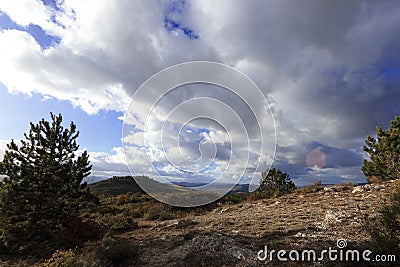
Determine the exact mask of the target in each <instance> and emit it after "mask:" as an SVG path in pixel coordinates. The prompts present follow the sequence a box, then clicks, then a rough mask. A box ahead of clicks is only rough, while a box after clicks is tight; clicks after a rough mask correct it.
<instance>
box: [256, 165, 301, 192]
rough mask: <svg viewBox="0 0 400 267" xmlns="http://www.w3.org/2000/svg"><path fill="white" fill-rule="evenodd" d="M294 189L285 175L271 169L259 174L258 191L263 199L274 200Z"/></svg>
mask: <svg viewBox="0 0 400 267" xmlns="http://www.w3.org/2000/svg"><path fill="white" fill-rule="evenodd" d="M294 189H296V186H295V184H294V183H293V182H292V181H291V179H290V177H289V175H288V174H287V173H284V172H282V171H281V170H278V169H275V168H272V169H270V170H269V171H264V172H262V174H261V181H260V187H259V188H258V191H259V192H260V193H261V194H262V196H263V197H264V198H274V197H279V196H282V195H285V194H289V193H291V192H292V191H293V190H294Z"/></svg>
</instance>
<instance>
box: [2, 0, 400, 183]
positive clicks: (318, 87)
mask: <svg viewBox="0 0 400 267" xmlns="http://www.w3.org/2000/svg"><path fill="white" fill-rule="evenodd" d="M398 25H400V5H399V4H398V2H397V1H394V0H393V1H385V0H383V1H361V0H360V1H357V0H354V1H344V0H343V1H317V0H310V1H290V0H287V1H258V0H251V1H239V0H233V1H232V0H220V1H211V0H203V1H184V0H175V1H165V0H150V1H139V0H132V1H107V0H96V1H94V0H85V1H79V0H43V1H41V0H18V1H9V0H0V108H1V111H2V112H1V113H0V125H1V126H2V127H1V129H0V158H1V157H2V155H3V154H4V150H5V149H6V144H7V143H8V142H10V140H11V139H16V140H18V139H21V138H22V137H23V133H24V132H26V131H27V130H28V128H29V122H31V121H32V122H37V121H39V120H40V119H41V118H46V119H49V117H50V116H49V113H50V112H53V113H57V114H58V113H61V114H62V115H63V118H64V121H65V122H66V123H69V122H70V121H74V122H75V123H76V124H77V127H78V129H79V130H80V137H79V144H80V146H81V147H80V149H81V150H87V151H88V152H89V154H90V160H91V163H92V164H93V171H92V177H93V178H94V177H103V178H106V177H111V176H113V175H128V174H130V173H132V174H133V175H148V176H150V177H153V178H156V177H154V176H157V175H161V176H163V177H167V178H168V181H186V182H195V183H206V182H210V181H215V180H218V179H219V178H220V177H222V176H221V174H224V175H223V178H221V179H220V180H218V181H220V182H232V181H233V180H235V181H236V180H240V181H241V182H243V183H247V182H249V181H250V180H251V179H252V178H251V177H254V174H256V176H257V177H258V176H259V174H260V172H261V171H263V170H265V169H267V168H268V167H269V166H270V165H271V164H272V166H274V167H276V168H279V169H281V170H283V171H285V172H287V173H289V175H290V177H291V178H292V180H293V181H294V182H295V183H296V184H297V185H303V184H309V183H313V182H316V181H318V180H322V182H323V183H329V184H330V183H345V182H350V181H351V182H356V183H357V182H365V181H366V179H365V177H364V175H363V174H362V172H361V166H362V162H363V159H364V158H367V155H366V154H365V153H364V152H363V150H362V146H363V145H364V140H365V139H366V137H367V136H368V135H374V134H375V127H376V126H377V125H380V126H382V127H383V128H387V127H388V126H389V122H390V120H392V119H394V116H396V115H400V104H399V99H400V50H399V49H398V47H399V43H400V28H399V27H398ZM191 61H212V62H217V63H221V64H224V65H226V66H228V67H231V68H234V70H237V71H239V72H240V73H243V74H244V75H246V77H248V78H249V79H251V80H252V81H253V82H254V83H255V84H256V85H257V86H258V88H259V90H260V92H261V95H260V94H258V92H256V91H251V90H253V89H250V88H249V89H247V90H248V91H247V92H243V94H245V95H246V97H247V99H248V101H249V102H246V101H243V99H242V98H241V96H238V95H235V94H234V93H232V91H230V90H227V88H223V87H221V86H218V85H212V84H199V83H197V84H187V85H183V86H179V87H176V88H173V90H171V91H169V92H168V93H167V94H165V95H161V93H160V92H161V91H162V90H164V89H165V88H161V87H162V85H163V83H160V84H159V85H158V87H160V88H150V87H149V88H147V89H146V90H144V91H143V93H142V95H141V96H140V97H138V98H137V99H134V98H133V97H134V96H135V93H137V92H138V90H139V88H140V86H141V85H142V84H143V83H145V82H146V81H147V80H148V79H149V78H150V77H152V76H153V75H154V74H156V73H158V72H160V71H163V70H164V69H166V68H168V67H171V66H174V65H176V64H181V63H185V62H191ZM204 71H205V72H207V70H204ZM208 71H209V70H208ZM209 75H211V76H212V73H211V71H210V73H209ZM168 89H170V88H168ZM137 95H138V94H136V96H137ZM154 97H156V98H154ZM157 97H159V100H160V101H158V102H154V99H157ZM264 98H265V101H264V102H259V101H258V100H260V99H261V100H262V99H264ZM152 101H153V102H152ZM249 103H250V105H249ZM181 104H182V105H181ZM266 106H268V109H266ZM148 107H154V109H152V110H151V112H149V113H148V114H150V113H151V116H150V120H146V115H148V114H147V113H146V114H145V113H144V111H145V110H148V109H147V108H148ZM262 112H264V113H262ZM257 114H265V116H262V117H261V118H260V117H258V116H256V115H257ZM172 115H173V116H172ZM145 126H146V127H145ZM243 127H244V128H243ZM274 129H275V130H276V132H274V131H273V130H274ZM275 138H276V142H275ZM272 141H274V142H272ZM265 145H266V149H265V150H262V149H259V148H261V146H262V147H264V146H265ZM273 148H276V149H273ZM127 154H128V155H127ZM127 163H128V164H127ZM128 166H129V168H128Z"/></svg>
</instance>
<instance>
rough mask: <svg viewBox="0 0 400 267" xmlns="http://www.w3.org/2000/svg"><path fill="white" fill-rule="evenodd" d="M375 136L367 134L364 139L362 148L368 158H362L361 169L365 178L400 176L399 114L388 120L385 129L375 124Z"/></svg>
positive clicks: (396, 177)
mask: <svg viewBox="0 0 400 267" xmlns="http://www.w3.org/2000/svg"><path fill="white" fill-rule="evenodd" d="M376 136H377V137H376V138H374V137H371V136H368V138H367V140H366V141H365V143H366V146H364V147H363V149H364V151H365V152H367V153H368V154H369V155H370V160H364V164H363V167H362V171H363V172H364V174H365V176H366V177H367V178H371V177H377V178H378V179H379V180H382V181H385V180H393V179H398V178H400V116H396V117H395V119H394V120H393V121H391V122H390V127H389V128H388V129H387V130H386V131H385V130H383V129H382V128H381V127H379V126H377V127H376Z"/></svg>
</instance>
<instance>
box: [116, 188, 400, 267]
mask: <svg viewBox="0 0 400 267" xmlns="http://www.w3.org/2000/svg"><path fill="white" fill-rule="evenodd" d="M397 186H398V185H397V183H396V182H386V183H381V184H367V185H364V186H355V187H353V186H351V185H337V186H332V187H320V188H318V187H316V188H310V189H308V190H303V191H302V190H298V191H297V192H296V193H294V194H291V195H287V196H284V197H280V198H277V199H269V200H258V201H254V202H246V203H243V204H237V205H231V206H226V205H224V206H221V207H219V208H216V209H214V210H213V211H211V212H210V213H207V214H205V215H201V216H194V215H193V216H188V217H186V218H183V219H178V220H169V221H163V222H154V221H145V220H143V221H141V222H140V227H139V228H138V229H137V230H135V231H133V232H129V233H126V234H124V236H123V237H124V238H129V239H135V240H136V241H137V242H138V243H139V244H140V247H141V249H140V253H139V256H138V259H137V261H136V263H131V264H132V265H133V266H280V265H281V266H357V265H360V266H364V265H365V262H364V263H356V262H351V263H346V262H343V261H342V262H338V261H337V262H331V261H328V260H326V259H325V260H322V261H318V260H317V261H306V262H295V261H288V262H279V261H278V259H277V258H276V257H275V258H274V259H273V260H272V261H269V260H266V261H260V260H258V259H257V252H258V251H259V250H261V249H263V248H264V246H265V245H267V247H268V251H270V250H272V249H274V250H281V249H284V250H287V251H290V250H298V251H300V252H301V251H302V250H304V249H314V250H316V251H317V253H320V252H321V251H322V250H323V249H328V248H329V247H332V248H334V249H337V240H341V242H347V245H346V247H345V248H343V250H345V249H346V248H347V249H359V250H360V251H362V250H364V249H369V247H368V238H369V236H368V233H367V231H366V230H365V227H364V226H363V225H364V220H365V218H367V217H369V218H373V217H374V216H376V215H377V210H378V208H379V207H380V206H381V204H382V203H383V202H384V201H385V200H386V199H387V197H388V195H389V194H390V193H391V192H392V191H393V189H394V188H395V187H397ZM344 240H345V241H344ZM341 244H342V243H341ZM286 257H288V255H287V254H286ZM326 258H327V256H326ZM387 265H388V266H396V264H395V263H393V262H392V263H390V264H387Z"/></svg>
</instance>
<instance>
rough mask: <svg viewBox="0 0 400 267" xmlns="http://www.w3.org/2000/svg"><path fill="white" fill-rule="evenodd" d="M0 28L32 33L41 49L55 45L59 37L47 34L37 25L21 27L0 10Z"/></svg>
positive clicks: (58, 41)
mask: <svg viewBox="0 0 400 267" xmlns="http://www.w3.org/2000/svg"><path fill="white" fill-rule="evenodd" d="M0 30H19V31H24V32H27V33H29V34H30V35H32V37H33V38H35V40H36V42H38V44H39V45H40V48H41V49H42V50H44V49H46V48H48V47H51V46H55V45H57V44H59V43H60V41H61V39H60V38H59V37H56V36H51V35H48V34H47V33H46V32H45V31H44V30H43V29H42V28H41V27H39V26H38V25H33V24H30V25H29V26H27V27H22V26H20V25H18V24H16V23H15V22H13V21H12V20H11V19H10V17H9V16H8V15H7V14H5V13H3V12H1V11H0Z"/></svg>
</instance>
